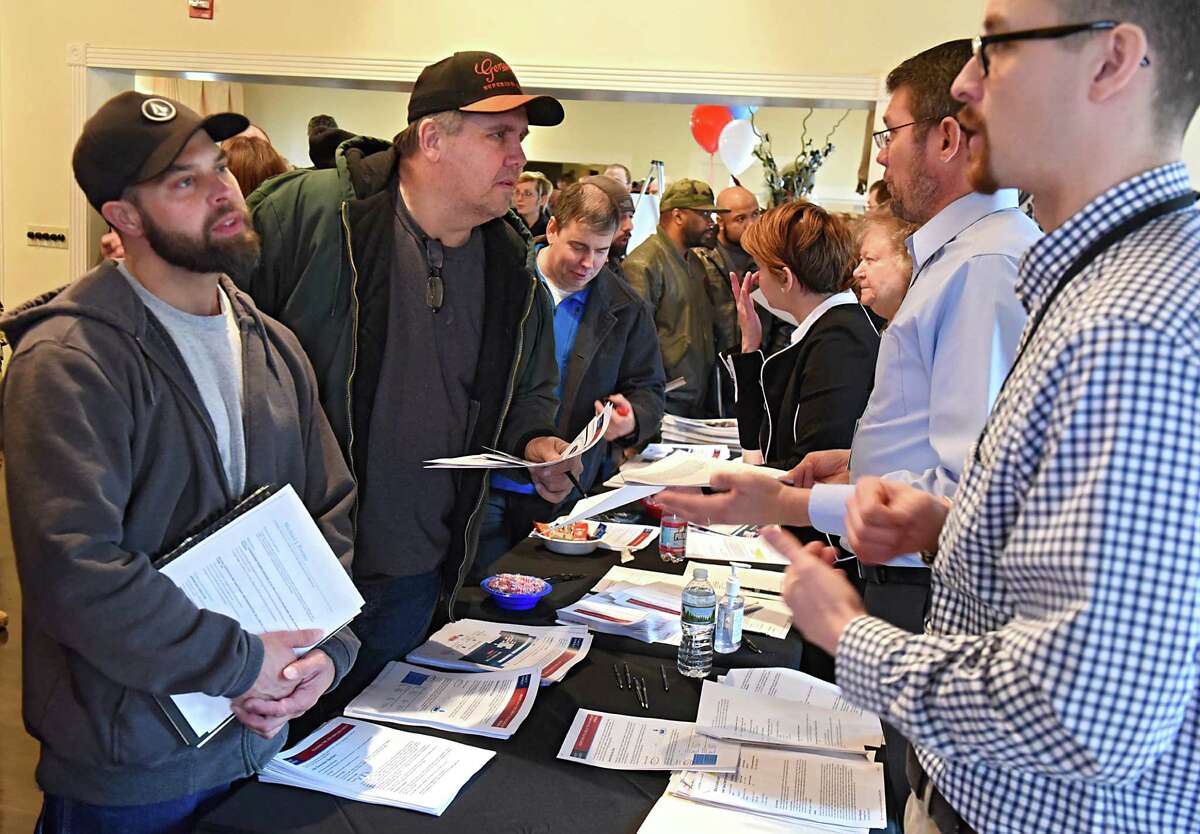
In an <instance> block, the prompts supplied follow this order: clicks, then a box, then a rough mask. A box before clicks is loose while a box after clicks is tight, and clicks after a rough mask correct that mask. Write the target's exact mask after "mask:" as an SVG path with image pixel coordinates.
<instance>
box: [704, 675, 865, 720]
mask: <svg viewBox="0 0 1200 834" xmlns="http://www.w3.org/2000/svg"><path fill="white" fill-rule="evenodd" d="M719 682H720V683H722V684H724V685H725V686H732V687H734V688H735V689H742V690H745V691H746V692H751V693H753V694H755V695H765V696H767V697H769V698H783V699H785V700H788V701H799V702H800V703H802V704H809V705H811V706H814V707H821V708H822V709H828V710H833V711H834V712H847V713H852V714H854V715H861V716H868V715H870V714H871V713H869V712H867V711H866V710H864V709H862V708H861V707H856V706H854V704H852V703H850V702H849V701H847V700H846V699H845V698H844V697H842V690H841V687H839V686H837V684H832V683H829V682H828V681H823V680H821V679H820V678H815V677H813V676H812V675H809V674H805V673H804V672H800V671H797V670H796V669H785V668H783V667H779V666H775V667H767V668H760V669H732V670H730V672H729V674H728V675H726V676H725V677H724V678H721V679H719Z"/></svg>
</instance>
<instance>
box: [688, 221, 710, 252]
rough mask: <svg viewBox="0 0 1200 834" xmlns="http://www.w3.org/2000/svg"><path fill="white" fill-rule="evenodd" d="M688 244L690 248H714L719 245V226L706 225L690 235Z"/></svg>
mask: <svg viewBox="0 0 1200 834" xmlns="http://www.w3.org/2000/svg"><path fill="white" fill-rule="evenodd" d="M687 245H688V248H689V249H690V248H692V247H695V246H702V247H704V248H706V249H712V248H713V247H715V246H716V245H717V227H716V226H705V227H704V228H703V229H702V230H700V231H699V232H696V233H695V234H691V235H688V240H687Z"/></svg>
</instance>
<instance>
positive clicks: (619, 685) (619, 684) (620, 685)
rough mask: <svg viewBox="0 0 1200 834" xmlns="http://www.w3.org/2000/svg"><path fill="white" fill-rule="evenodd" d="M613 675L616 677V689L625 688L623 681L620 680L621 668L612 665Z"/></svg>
mask: <svg viewBox="0 0 1200 834" xmlns="http://www.w3.org/2000/svg"><path fill="white" fill-rule="evenodd" d="M613 674H614V675H616V676H617V689H624V688H625V681H624V680H623V679H622V678H621V667H619V666H617V664H615V663H614V664H613Z"/></svg>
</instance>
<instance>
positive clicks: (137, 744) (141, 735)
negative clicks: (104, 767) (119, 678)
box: [109, 689, 185, 765]
mask: <svg viewBox="0 0 1200 834" xmlns="http://www.w3.org/2000/svg"><path fill="white" fill-rule="evenodd" d="M109 726H110V727H111V736H110V747H109V755H110V757H111V758H112V761H113V763H114V764H118V765H153V764H157V763H159V762H161V761H162V760H164V759H166V758H167V757H168V756H170V755H171V754H173V753H175V752H177V751H178V750H179V749H180V748H181V747H183V746H185V745H184V742H183V739H182V738H181V737H180V735H179V733H178V732H176V731H175V728H174V727H173V726H172V725H171V722H170V720H169V719H168V718H167V716H166V713H164V712H163V711H162V708H161V707H160V706H159V705H158V702H157V701H155V700H154V698H152V697H151V696H149V695H147V694H146V693H144V692H139V691H137V690H133V689H125V690H124V691H123V692H122V693H121V697H120V698H119V699H118V701H117V705H116V708H115V709H114V710H113V716H112V721H111V722H110V724H109Z"/></svg>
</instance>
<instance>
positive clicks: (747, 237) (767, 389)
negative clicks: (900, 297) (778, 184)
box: [730, 201, 879, 469]
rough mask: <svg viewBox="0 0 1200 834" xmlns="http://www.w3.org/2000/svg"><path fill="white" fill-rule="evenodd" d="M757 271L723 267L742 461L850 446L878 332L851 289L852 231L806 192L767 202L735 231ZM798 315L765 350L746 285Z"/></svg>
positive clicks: (796, 457)
mask: <svg viewBox="0 0 1200 834" xmlns="http://www.w3.org/2000/svg"><path fill="white" fill-rule="evenodd" d="M742 247H743V248H744V249H745V250H746V251H747V252H748V253H750V255H752V256H753V258H754V260H755V262H756V263H757V264H758V266H759V272H758V273H755V274H754V275H746V276H745V277H744V278H743V279H740V280H739V279H738V277H737V276H736V275H730V280H731V282H732V284H733V294H734V297H735V299H736V300H737V306H738V323H739V324H740V326H741V331H742V345H741V348H742V352H741V353H740V354H737V355H735V356H733V357H732V358H731V363H732V366H733V368H732V370H733V373H734V378H735V380H736V382H737V405H736V411H737V418H738V433H739V435H740V436H741V444H742V447H743V449H745V450H746V451H745V453H744V455H745V457H744V459H745V460H746V462H747V463H766V464H768V465H770V466H774V467H777V468H780V469H790V468H792V467H793V466H795V465H796V464H797V463H799V462H800V460H801V459H802V458H803V457H804V456H805V455H807V454H808V453H809V452H814V451H818V450H821V449H846V448H849V444H850V440H851V437H852V436H853V434H854V425H855V422H856V421H857V420H858V418H859V416H860V415H861V414H862V411H863V409H864V408H865V407H866V405H867V398H868V397H869V396H870V393H871V387H872V386H873V385H874V382H875V359H876V355H877V354H878V351H879V334H878V332H877V331H876V330H875V327H874V325H872V323H871V321H870V319H869V318H868V317H867V313H866V311H865V310H864V309H863V308H862V307H861V306H859V303H858V299H857V298H855V296H854V293H852V292H850V290H849V287H850V270H851V267H852V265H853V259H854V240H853V236H852V235H851V233H850V229H849V228H848V227H847V225H846V222H845V221H844V220H842V219H841V218H839V217H837V216H835V215H832V214H830V213H829V212H827V211H825V210H824V209H823V208H821V207H820V206H817V205H814V204H812V203H809V202H805V201H798V202H794V203H787V204H785V205H782V206H779V207H777V208H774V209H771V210H770V211H768V212H767V213H766V214H764V215H763V216H762V217H761V218H760V219H759V221H758V222H757V223H755V224H754V225H752V226H750V227H749V228H748V229H747V230H746V232H745V233H744V234H743V235H742ZM756 285H757V286H758V287H760V288H761V289H762V293H763V295H764V296H765V297H766V301H767V303H768V304H769V305H770V306H771V307H772V308H773V309H774V310H776V311H781V312H782V313H785V314H787V315H788V316H790V317H791V318H793V319H795V321H796V322H797V323H798V326H797V327H796V330H795V332H794V333H793V334H792V341H791V344H790V345H789V346H788V347H786V348H784V349H783V350H780V351H779V352H777V353H775V354H772V355H770V356H766V355H764V353H763V351H762V350H761V342H762V326H761V324H760V322H759V319H758V315H757V314H756V312H755V310H754V303H755V302H754V300H753V299H752V298H751V293H752V292H753V291H754V288H755V286H756Z"/></svg>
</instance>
